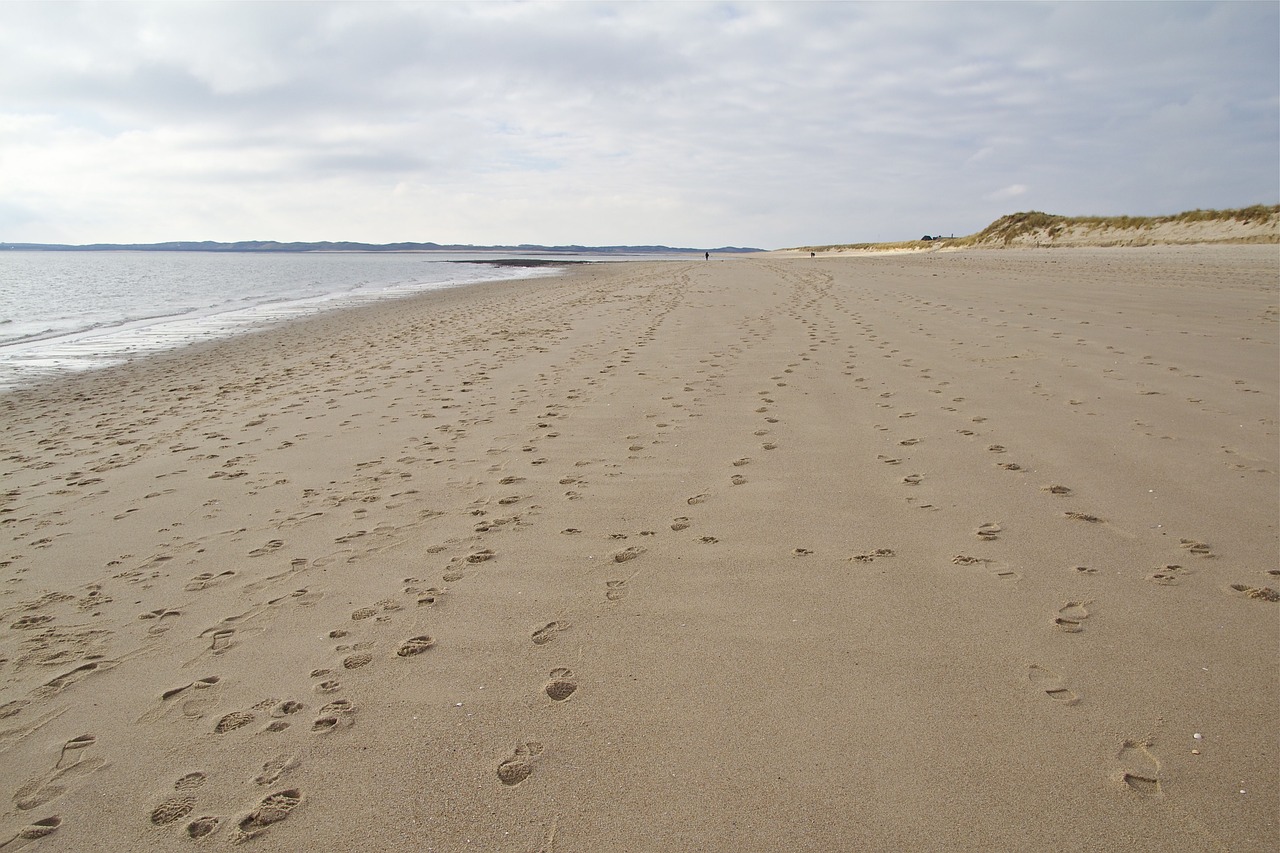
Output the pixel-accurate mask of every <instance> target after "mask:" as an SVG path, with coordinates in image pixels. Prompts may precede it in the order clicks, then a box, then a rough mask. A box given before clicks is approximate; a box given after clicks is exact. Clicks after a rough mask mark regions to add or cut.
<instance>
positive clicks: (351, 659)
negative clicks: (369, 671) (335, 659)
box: [342, 652, 373, 669]
mask: <svg viewBox="0 0 1280 853" xmlns="http://www.w3.org/2000/svg"><path fill="white" fill-rule="evenodd" d="M372 661H373V655H371V654H369V653H368V652H356V653H355V654H354V655H347V656H346V657H345V658H343V659H342V668H343V669H359V668H360V667H362V666H368V665H369V664H370V663H371V662H372Z"/></svg>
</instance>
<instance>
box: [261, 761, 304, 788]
mask: <svg viewBox="0 0 1280 853" xmlns="http://www.w3.org/2000/svg"><path fill="white" fill-rule="evenodd" d="M297 764H298V762H297V759H296V758H294V757H293V756H285V755H278V756H276V757H275V758H272V759H271V760H270V761H267V762H266V763H264V764H263V765H262V772H261V773H259V774H258V775H257V776H255V777H253V781H254V784H256V785H271V784H273V783H274V782H275V781H276V780H277V779H279V778H280V776H281V775H282V774H283V773H285V772H286V771H288V770H292V769H293V768H294V767H296V766H297Z"/></svg>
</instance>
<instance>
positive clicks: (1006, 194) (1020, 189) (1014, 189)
mask: <svg viewBox="0 0 1280 853" xmlns="http://www.w3.org/2000/svg"><path fill="white" fill-rule="evenodd" d="M1026 191H1027V185H1026V184H1009V186H1007V187H1003V188H1001V189H998V190H996V191H995V192H993V193H988V194H987V195H986V198H988V199H991V200H992V201H1003V200H1005V199H1010V198H1017V197H1018V196H1020V195H1023V194H1025V193H1026Z"/></svg>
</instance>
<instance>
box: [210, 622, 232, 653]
mask: <svg viewBox="0 0 1280 853" xmlns="http://www.w3.org/2000/svg"><path fill="white" fill-rule="evenodd" d="M235 635H236V631H235V629H234V628H221V629H219V630H217V631H214V632H213V634H212V635H211V639H212V642H211V643H210V644H209V650H210V651H212V652H213V653H214V654H215V655H220V654H222V653H223V652H225V651H227V650H228V649H230V648H231V646H232V645H234V644H233V643H232V642H231V638H232V637H234V636H235Z"/></svg>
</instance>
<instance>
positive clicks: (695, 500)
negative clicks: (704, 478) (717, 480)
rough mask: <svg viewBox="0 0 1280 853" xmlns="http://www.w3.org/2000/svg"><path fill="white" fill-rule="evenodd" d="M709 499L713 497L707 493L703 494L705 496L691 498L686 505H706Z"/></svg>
mask: <svg viewBox="0 0 1280 853" xmlns="http://www.w3.org/2000/svg"><path fill="white" fill-rule="evenodd" d="M709 497H711V495H709V494H706V493H703V494H701V495H694V496H693V497H691V498H689V499H688V500H687V501H685V503H687V504H688V505H689V506H696V505H698V504H700V503H706V501H707V498H709Z"/></svg>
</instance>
